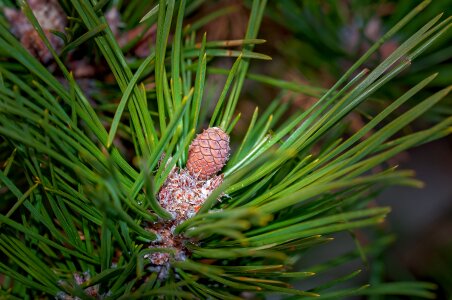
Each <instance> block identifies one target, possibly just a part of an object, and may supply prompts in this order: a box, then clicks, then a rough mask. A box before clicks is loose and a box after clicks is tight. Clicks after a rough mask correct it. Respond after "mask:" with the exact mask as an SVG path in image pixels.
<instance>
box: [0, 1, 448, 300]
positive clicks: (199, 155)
mask: <svg viewBox="0 0 452 300" xmlns="http://www.w3.org/2000/svg"><path fill="white" fill-rule="evenodd" d="M34 2H35V1H30V2H29V3H28V2H26V1H19V5H20V9H21V10H22V11H21V14H23V16H25V17H26V19H27V20H28V21H27V22H29V23H30V24H31V25H32V26H33V28H34V29H35V31H31V32H32V33H30V34H32V37H33V39H34V40H36V39H38V37H39V40H40V41H41V42H42V44H39V46H40V49H39V50H40V52H39V55H36V53H34V52H33V51H31V50H30V48H29V47H28V48H27V45H24V44H23V41H22V40H23V38H25V37H22V38H19V39H18V38H17V37H16V36H14V35H13V34H14V30H11V26H13V25H12V24H11V23H10V21H9V20H8V18H7V17H6V13H5V12H4V11H3V14H4V15H3V16H2V17H1V18H0V53H1V59H0V147H1V151H0V155H1V156H0V160H1V162H2V165H1V166H0V184H1V187H0V197H1V202H2V204H1V205H2V212H1V214H0V228H1V231H0V253H1V254H0V255H1V256H2V260H1V262H0V274H1V275H0V284H1V285H2V289H1V291H0V297H3V296H5V297H9V298H11V299H35V298H55V297H56V298H57V299H152V298H156V299H157V298H159V297H161V296H164V297H168V298H171V299H242V298H243V297H245V296H246V295H248V296H250V295H251V296H254V297H263V296H264V295H265V294H267V293H277V294H281V295H286V296H287V297H289V299H300V298H310V297H319V296H320V298H322V299H323V298H328V299H336V298H338V299H340V298H344V297H348V296H352V295H384V294H404V295H413V296H421V297H432V296H433V292H432V289H433V288H434V286H433V285H432V284H430V283H424V282H392V283H385V282H382V281H378V280H377V281H375V282H373V284H372V285H368V284H366V285H362V286H356V287H350V285H349V286H348V287H347V288H345V287H343V286H342V285H341V284H342V283H343V282H346V281H349V280H353V279H354V278H355V277H359V276H360V275H359V274H360V272H359V270H356V271H353V272H352V273H350V274H344V275H343V276H342V277H339V278H335V279H331V278H329V279H328V280H326V281H323V282H321V283H320V284H319V283H318V282H319V281H314V282H316V283H317V284H310V285H306V288H294V287H293V286H292V283H294V282H301V283H302V284H303V282H305V281H307V280H309V279H310V278H313V277H316V276H320V275H321V273H322V272H323V273H327V274H328V272H329V271H330V270H331V269H332V268H334V267H336V266H338V265H341V264H345V263H346V262H348V261H350V260H353V259H357V258H359V257H366V256H368V257H372V255H373V254H374V253H376V252H378V251H381V249H383V247H384V245H385V244H386V243H387V240H388V238H387V237H383V238H382V239H379V240H376V241H375V242H374V243H373V244H370V245H364V246H360V247H357V250H356V251H353V252H352V253H347V254H345V255H343V256H339V257H334V258H333V259H332V260H331V261H326V262H323V263H318V264H310V262H309V261H303V259H304V256H303V255H300V254H304V253H306V252H307V251H315V250H316V249H317V248H318V247H319V245H321V244H325V245H323V246H324V247H325V246H326V247H328V246H330V247H334V245H333V243H332V242H331V241H332V236H334V234H335V233H340V232H345V233H352V232H353V230H355V229H358V228H362V227H375V226H376V225H377V224H379V223H381V222H382V221H384V218H385V216H386V215H387V214H388V213H389V211H390V208H388V207H375V206H371V205H368V204H369V202H370V201H371V200H372V198H373V196H374V195H375V194H376V193H378V191H380V190H381V189H382V188H384V187H386V186H389V185H395V184H397V185H408V186H414V187H419V186H420V185H421V183H420V182H419V181H417V180H416V179H414V178H413V177H412V176H413V173H412V172H411V171H403V170H397V168H396V167H393V166H386V165H385V164H384V163H385V162H386V161H387V160H388V159H389V158H391V157H393V156H394V155H396V154H397V153H400V152H402V151H404V150H406V149H408V148H410V147H414V146H417V145H420V144H422V143H426V142H429V141H432V140H434V139H438V138H441V137H444V136H446V135H447V134H449V133H450V130H451V126H452V117H448V118H444V119H443V120H442V121H441V122H439V123H437V124H435V125H434V126H432V127H431V128H427V129H424V130H421V131H417V132H411V133H408V134H405V135H402V134H401V131H402V129H403V128H404V127H405V126H406V125H408V124H410V123H411V122H412V121H414V120H416V119H417V118H419V117H420V116H422V115H423V114H424V113H425V112H426V111H427V110H429V109H430V108H431V107H433V106H434V105H435V104H436V103H438V102H439V101H441V99H443V98H444V97H445V96H446V95H447V94H448V93H449V91H450V89H451V87H446V88H444V89H442V90H438V91H437V92H436V93H434V94H432V95H430V96H429V97H428V98H426V99H424V100H423V101H419V99H417V100H418V101H417V102H416V104H415V105H413V106H412V107H411V108H410V109H409V110H407V111H406V112H404V113H403V114H397V116H395V117H394V116H393V115H394V112H395V111H396V110H397V109H398V108H400V107H401V106H402V105H403V104H404V103H406V102H408V101H410V100H411V99H412V98H416V94H417V93H418V92H419V91H421V90H422V89H423V88H424V87H426V86H427V85H428V84H429V82H430V81H432V80H433V79H434V78H435V76H436V74H432V75H431V76H429V77H427V78H425V79H423V80H422V81H420V82H418V83H417V84H415V85H413V86H412V87H411V88H410V89H409V90H408V91H406V92H405V93H402V94H400V95H399V97H398V98H397V99H394V100H393V101H392V102H390V103H389V104H388V105H387V106H386V107H385V108H384V109H383V110H382V111H380V112H378V114H376V115H374V116H372V118H371V119H370V121H369V122H368V123H367V124H365V126H364V127H362V128H361V129H360V130H358V131H357V132H355V133H354V134H352V135H349V136H346V137H344V136H342V135H341V132H340V131H339V130H337V128H338V127H340V126H337V125H338V124H341V122H342V120H343V119H344V117H346V116H347V115H348V114H349V113H351V112H352V111H354V109H356V108H357V107H358V106H359V105H360V104H361V103H363V102H365V101H366V100H367V99H368V98H369V97H370V96H372V95H373V93H374V92H375V91H376V90H378V89H384V88H385V87H386V86H389V85H391V80H392V79H393V78H394V77H396V76H397V75H398V74H400V73H401V72H403V71H404V70H406V69H407V68H409V67H410V64H411V62H412V61H413V60H415V59H416V58H417V57H418V56H419V55H421V54H422V53H423V52H424V51H425V50H426V49H428V47H429V46H430V45H431V44H432V43H434V42H435V40H437V39H439V38H442V37H443V35H444V34H445V33H446V32H447V30H448V29H449V28H450V26H451V20H450V18H444V17H442V16H441V15H438V16H437V17H435V18H434V19H432V20H431V21H429V22H428V23H427V24H425V25H424V26H422V27H420V28H418V31H417V32H416V33H414V34H413V35H412V36H411V37H409V38H407V39H406V40H405V41H403V42H401V44H400V47H398V48H397V49H396V50H395V51H394V52H393V53H392V54H390V55H389V56H388V57H387V58H386V59H385V60H384V61H382V62H381V63H380V64H379V65H378V66H376V67H375V68H373V69H372V70H368V69H363V68H362V64H363V63H364V62H365V61H366V60H367V59H368V58H369V57H371V56H372V54H373V53H374V52H375V51H377V50H378V48H379V47H380V46H381V45H382V44H383V43H384V42H385V41H387V40H388V39H390V38H391V37H393V36H395V35H396V34H397V33H398V32H399V31H400V30H403V28H404V26H405V25H406V24H407V23H409V22H410V20H412V19H413V18H415V17H416V16H417V15H418V14H422V10H423V9H424V8H425V6H426V5H428V1H426V2H423V3H421V4H420V5H419V6H418V7H416V9H414V10H412V11H411V12H410V13H409V14H408V15H407V16H405V17H404V18H403V19H401V20H400V21H399V22H398V23H397V24H396V25H395V26H394V27H393V28H391V29H390V30H389V31H388V32H387V33H386V34H385V35H384V36H383V37H382V38H381V39H380V40H379V41H378V42H377V43H376V44H374V45H373V46H372V47H371V48H370V49H369V50H368V51H367V52H366V53H365V54H364V56H363V57H362V58H361V59H359V60H358V61H357V62H356V63H355V64H354V65H353V66H352V67H351V68H350V69H349V70H348V71H347V72H346V73H345V74H343V76H342V77H341V78H340V79H339V81H338V82H337V83H336V84H334V86H332V87H331V88H330V89H329V90H328V91H325V92H323V91H322V92H321V94H320V95H319V97H318V100H317V101H316V102H315V104H313V105H312V106H311V107H309V108H308V109H307V110H305V111H296V112H291V116H290V117H289V118H288V119H286V120H283V119H282V118H281V116H282V115H283V114H284V113H286V110H287V108H288V104H287V103H282V102H280V97H278V98H277V99H275V100H274V101H273V102H272V103H271V104H270V105H269V107H268V108H266V110H264V111H263V112H262V113H260V112H259V111H258V109H257V108H256V110H255V112H254V114H253V116H252V118H251V122H250V123H249V125H248V129H247V131H246V134H245V135H244V136H243V138H240V141H239V142H238V143H237V144H235V145H231V148H232V150H229V145H226V144H227V143H226V141H227V142H229V136H231V137H233V136H234V134H235V131H234V130H233V129H234V128H235V125H236V124H237V121H238V120H239V118H240V117H241V115H240V112H237V111H236V107H237V103H238V101H240V98H241V92H242V89H243V87H244V82H245V80H246V79H247V76H248V69H249V66H250V64H252V63H266V62H265V61H266V60H268V59H270V58H269V57H268V56H267V55H265V54H262V53H258V52H256V51H254V45H256V44H259V43H262V42H264V41H263V40H261V39H259V27H260V24H261V21H262V18H263V16H264V13H265V7H266V1H264V0H254V1H252V3H250V16H249V23H248V27H247V31H246V36H244V37H243V39H241V40H234V41H207V39H206V35H205V34H204V33H203V32H200V29H201V28H202V26H203V25H204V24H205V23H207V22H209V21H210V20H212V19H214V18H215V17H217V16H219V15H221V14H224V13H227V11H226V10H225V11H224V12H223V11H217V12H213V13H212V14H211V15H209V16H208V17H206V18H203V19H199V20H198V21H194V22H193V23H188V21H186V16H188V15H190V14H191V13H192V12H193V11H195V10H196V9H197V7H198V6H199V4H200V3H201V2H202V1H188V0H180V1H176V0H161V1H159V3H158V5H155V6H154V7H153V8H152V7H148V6H149V3H148V1H129V2H128V5H129V6H124V5H123V7H122V8H120V9H119V11H120V12H121V13H122V14H123V15H122V16H123V18H124V20H132V21H130V22H129V21H128V22H129V23H130V24H129V23H127V25H126V26H125V27H126V28H123V29H122V30H123V31H124V32H125V31H126V30H128V31H129V32H132V31H134V30H135V31H136V32H138V34H136V37H135V38H131V39H130V40H128V41H127V42H121V43H120V37H119V36H120V35H121V33H119V34H118V32H117V31H118V28H115V26H114V24H115V23H114V22H112V21H111V20H112V17H111V14H109V13H108V12H109V9H111V6H114V5H115V3H116V2H115V1H111V2H114V3H109V2H110V1H89V0H72V1H60V6H61V11H64V13H65V14H66V15H67V18H65V21H64V22H67V25H66V28H65V29H64V31H59V30H51V29H49V28H47V27H45V28H44V27H43V24H41V23H42V22H41V21H40V20H39V18H40V17H39V16H38V15H37V14H36V9H34V8H33V5H32V3H34ZM49 2H52V3H54V2H55V1H49ZM0 3H5V4H4V5H5V6H8V7H9V8H8V9H9V10H11V9H15V8H14V5H13V4H12V3H10V2H9V1H1V2H0ZM147 11H149V12H148V13H147V14H145V15H144V13H145V12H147ZM140 14H141V15H140ZM9 15H11V11H10V12H9ZM143 15H144V17H143ZM16 16H17V12H16ZM109 16H110V17H109ZM107 17H109V18H107ZM140 18H141V21H139V20H140ZM27 28H29V27H27ZM135 31H134V32H135ZM124 32H123V33H124ZM152 34H154V35H155V44H153V43H154V42H152V39H149V40H146V42H148V46H149V47H148V48H147V50H149V51H148V52H149V53H147V55H145V56H144V57H143V56H141V55H140V56H139V55H136V53H137V52H136V49H137V47H138V46H139V45H140V47H142V45H143V38H144V37H149V36H150V35H152ZM202 34H204V35H202ZM207 35H208V33H207ZM55 38H58V41H59V42H58V43H57V44H58V47H54V45H55ZM61 41H63V42H64V45H63V46H61V45H60V42H61ZM41 42H40V43H41ZM28 46H29V45H28ZM41 46H45V47H46V49H47V50H46V51H48V52H45V53H44V52H42V51H43V49H42V47H41ZM140 49H141V52H140V53H143V48H140ZM47 54H48V55H50V56H51V57H52V58H51V59H50V58H49V57H48V55H47ZM80 56H82V57H83V59H82V60H80V61H83V62H84V63H85V65H84V67H85V68H86V64H88V65H89V64H91V65H96V64H97V65H99V66H102V67H99V70H97V71H99V72H101V73H102V74H101V75H98V77H95V78H93V79H92V80H91V83H90V84H88V85H87V84H86V82H85V81H83V80H79V79H77V78H75V76H74V74H77V72H78V71H79V70H78V69H77V68H78V67H80V68H81V66H82V65H81V64H75V63H74V61H75V60H76V59H78V58H77V57H80ZM43 57H45V60H44V61H43V60H42V58H43ZM216 57H229V58H230V59H231V60H233V65H232V67H231V68H230V69H229V70H223V69H218V68H212V67H210V66H209V64H210V62H211V61H212V60H213V59H215V58H216ZM49 61H50V62H49ZM77 66H78V67H77ZM96 68H97V67H96ZM96 68H94V69H96ZM213 73H220V74H225V83H224V85H223V86H222V87H220V90H221V92H220V93H219V97H218V99H214V98H213V97H212V95H211V94H209V93H207V92H205V91H206V90H208V89H207V87H208V85H209V81H208V80H207V79H208V78H209V76H211V74H213ZM99 78H101V79H99ZM112 78H114V80H112ZM250 80H256V81H258V82H260V83H261V84H272V85H274V86H276V87H278V88H280V89H281V92H282V93H283V92H284V90H285V89H286V88H287V86H290V85H293V83H290V82H285V81H283V80H279V79H278V78H268V77H256V76H254V79H253V78H250ZM210 88H212V87H210ZM115 99H117V100H118V101H115ZM210 107H213V108H212V109H210ZM203 130H206V131H204V133H203ZM206 132H207V133H206ZM369 133H371V134H369ZM197 135H198V138H196V136H197ZM207 136H208V137H207ZM204 143H207V144H206V145H204ZM190 145H192V146H191V147H190ZM209 147H210V148H209ZM215 147H218V149H215ZM206 149H207V150H208V151H209V153H207V154H205V153H204V152H203V151H205V150H206ZM217 154H218V155H217ZM217 156H218V157H217ZM217 160H218V162H217ZM226 160H227V162H226ZM212 161H213V163H212ZM204 163H206V164H204ZM224 164H225V165H224ZM382 164H383V166H384V167H383V168H380V169H379V170H380V171H376V170H377V169H376V167H377V166H381V165H382ZM223 165H224V167H223ZM184 182H185V183H184ZM170 184H172V185H171V190H170V189H169V185H170ZM191 184H192V185H191ZM182 188H184V189H190V190H189V191H188V192H187V190H184V191H182V190H181V189H182ZM178 189H179V190H178ZM162 191H163V192H162ZM195 192H196V193H198V194H199V195H202V197H201V196H198V194H196V193H195ZM168 194H169V196H168ZM176 194H177V195H179V196H178V197H180V198H181V199H182V200H181V203H185V204H186V203H190V202H189V200H190V199H189V198H190V197H198V198H197V199H202V203H199V206H196V207H195V206H191V207H188V208H187V210H190V211H187V210H184V211H183V212H182V213H180V210H177V205H176V207H175V206H174V205H175V204H177V203H175V202H174V199H175V197H174V195H176ZM165 195H166V196H165ZM165 197H166V198H165ZM199 197H201V198H199ZM165 201H166V202H165ZM184 201H185V202H184ZM188 206H190V205H188ZM170 208H171V209H170ZM297 260H300V261H301V262H303V263H304V265H305V267H304V269H302V270H298V269H295V268H294V264H295V262H296V261H297ZM361 279H362V278H361ZM364 280H365V281H368V280H367V279H366V278H364ZM311 282H312V281H311ZM353 282H356V281H353ZM159 299H160V298H159Z"/></svg>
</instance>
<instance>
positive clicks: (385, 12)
mask: <svg viewBox="0 0 452 300" xmlns="http://www.w3.org/2000/svg"><path fill="white" fill-rule="evenodd" d="M419 3H420V1H410V0H409V1H406V0H402V1H366V0H359V1H310V0H304V1H299V0H280V1H268V5H267V11H266V18H265V19H264V21H263V23H262V26H261V30H260V34H259V38H263V39H266V40H267V43H266V44H264V45H259V46H257V47H256V51H258V52H262V53H265V54H268V55H270V56H272V58H273V60H272V61H270V62H255V61H254V62H253V63H252V67H251V70H250V71H251V73H258V74H261V75H269V76H272V77H275V78H282V79H285V80H288V81H291V82H297V83H299V84H301V85H308V86H312V87H316V88H329V87H330V86H332V85H333V84H334V82H335V81H336V80H337V79H338V78H339V77H340V76H341V75H342V74H343V73H344V72H345V71H346V70H347V68H348V67H350V66H351V65H352V64H353V63H354V62H355V61H356V60H357V59H358V58H359V57H360V56H361V55H362V54H364V52H365V51H366V50H367V49H368V48H369V47H370V46H371V45H372V44H373V43H374V42H375V41H377V40H378V39H379V38H380V37H381V36H382V35H383V34H384V33H385V32H387V31H388V30H389V29H390V28H391V27H392V26H393V25H394V24H395V23H396V22H397V21H399V20H400V19H401V18H402V17H403V16H405V15H406V14H407V13H409V12H410V11H411V10H412V9H413V8H414V7H415V6H416V5H418V4H419ZM219 7H222V8H226V9H229V8H231V10H232V12H230V13H228V14H226V15H224V16H222V17H219V18H217V19H216V20H215V21H214V22H212V23H210V24H209V25H208V26H206V28H205V31H207V32H208V35H207V37H208V40H221V39H240V38H241V37H243V35H244V33H245V30H246V23H247V18H248V17H247V16H248V12H249V9H248V3H247V2H245V3H244V2H243V1H234V0H223V1H212V2H210V1H209V2H208V3H205V4H203V6H202V9H201V14H208V13H209V12H211V11H214V10H216V9H218V8H219ZM451 12H452V1H447V0H436V1H433V2H432V3H430V5H429V6H428V7H427V8H426V9H425V10H424V11H423V12H422V13H421V14H420V15H418V16H417V17H416V18H415V19H414V20H412V21H411V22H410V23H409V24H408V25H407V26H406V27H404V28H403V29H402V30H401V31H400V32H399V33H398V34H397V35H396V36H395V37H393V38H392V39H390V40H389V41H387V42H386V43H384V44H383V45H382V47H381V48H380V50H379V51H378V52H377V54H376V55H373V56H372V57H371V59H370V60H369V61H368V62H366V63H365V65H364V66H363V68H364V67H367V68H370V69H372V68H373V67H375V66H376V65H377V64H378V63H379V62H381V61H382V60H383V59H384V58H386V57H387V56H388V55H390V54H391V53H392V51H394V50H395V49H396V48H397V47H398V46H399V45H400V43H401V42H403V41H404V40H406V39H407V38H408V37H410V36H411V35H412V34H413V33H414V32H416V30H418V29H419V28H420V27H422V26H423V25H424V24H425V23H426V22H428V21H429V20H431V19H432V18H433V17H435V16H436V15H438V14H440V13H444V16H445V17H448V16H450V15H451ZM218 28H221V29H222V30H218ZM216 63H217V65H219V66H221V65H229V64H230V61H228V60H225V61H218V62H216ZM451 63H452V31H451V30H449V33H448V35H447V36H446V37H445V38H443V39H441V40H438V41H437V42H436V43H435V44H434V45H432V47H431V48H430V49H429V50H428V51H427V52H426V53H425V54H424V55H422V56H421V57H419V59H417V60H415V61H414V62H413V64H412V66H411V67H410V68H409V70H407V71H406V72H404V73H403V74H402V76H399V77H397V78H396V79H395V80H393V81H392V82H391V83H390V84H388V85H386V86H385V87H384V88H383V89H381V90H380V91H379V92H378V93H377V94H374V95H372V98H371V99H369V101H367V102H366V103H365V104H364V105H362V106H361V107H359V109H358V111H357V112H356V113H354V114H353V115H351V116H349V118H348V119H347V120H346V121H347V125H348V126H347V127H346V128H345V129H344V130H345V132H344V134H349V133H351V132H354V131H356V130H358V129H359V128H361V126H363V124H365V123H366V122H367V120H368V119H369V116H371V115H374V114H375V113H376V112H377V111H380V110H381V109H382V108H383V107H384V106H386V105H387V103H389V102H390V101H393V100H394V99H396V97H397V96H399V95H401V93H403V91H405V90H407V89H408V88H410V87H412V85H413V84H415V83H417V82H419V81H420V80H422V79H424V78H425V77H427V76H429V75H431V74H433V73H436V72H439V75H438V77H437V78H436V79H435V80H434V81H433V82H432V83H431V84H430V85H429V86H428V87H427V88H426V90H425V91H424V92H423V93H421V94H420V95H419V98H418V99H419V100H420V99H424V96H426V95H429V94H431V93H433V92H436V91H438V90H439V89H441V88H443V87H446V86H448V85H450V84H452V65H451ZM278 92H279V91H278V90H277V89H275V88H272V87H271V86H268V85H265V84H262V83H258V82H255V81H247V83H246V88H245V91H244V94H243V95H242V97H241V102H240V104H239V105H240V107H239V108H238V110H239V111H241V112H242V120H240V122H239V124H238V125H237V128H236V129H235V131H236V132H235V133H236V135H240V134H242V131H244V130H245V128H246V126H247V124H248V122H249V120H248V119H247V116H248V117H250V116H251V115H252V111H253V110H254V107H255V106H256V105H259V106H260V107H265V106H266V105H268V103H270V101H271V100H273V99H274V98H275V97H277V95H278ZM286 96H287V98H288V99H289V98H290V99H291V100H292V101H293V102H292V104H291V105H292V106H293V109H291V111H294V110H303V109H305V108H307V107H309V106H310V105H311V104H312V103H313V102H315V101H316V99H317V98H316V97H315V96H314V95H309V93H308V94H299V93H298V94H296V93H293V94H290V93H288V95H286ZM415 101H416V99H414V102H415ZM413 104H415V103H412V104H411V105H413ZM408 108H409V105H408V106H407V107H405V109H408ZM247 112H248V113H247ZM451 114H452V98H451V96H449V97H448V98H447V99H445V100H444V101H442V102H441V103H440V104H439V105H438V106H437V107H435V108H434V109H432V110H431V111H429V112H428V113H427V114H425V115H424V116H422V118H421V119H420V120H418V121H416V123H414V124H412V125H411V126H410V127H409V128H406V130H405V132H411V131H413V130H419V129H422V128H426V127H428V126H430V125H432V124H434V123H435V122H436V121H438V120H441V119H442V118H444V117H446V116H450V115H451ZM388 164H390V165H399V168H403V169H413V170H415V171H416V176H417V178H419V179H420V180H422V181H423V182H424V183H425V187H424V188H423V189H412V188H403V187H400V188H398V187H395V188H391V189H388V190H386V191H383V192H382V193H381V194H380V195H379V196H378V197H377V199H376V203H378V204H379V205H388V206H392V208H393V210H392V213H391V214H390V215H389V218H388V220H387V221H386V222H385V223H384V224H382V226H381V228H379V229H377V230H376V232H375V231H372V232H367V231H362V232H357V233H355V234H357V235H358V238H357V239H356V240H358V242H359V243H361V244H362V245H364V246H365V245H366V240H367V237H368V236H373V237H374V236H378V235H379V234H384V233H385V234H387V233H388V232H391V233H392V234H393V235H391V237H390V240H389V241H387V243H386V244H385V246H384V247H382V248H381V249H382V250H378V251H377V252H378V253H376V254H375V255H372V256H370V257H367V258H365V260H369V261H364V262H363V261H362V260H361V261H360V262H357V263H356V266H350V267H353V268H355V269H356V268H357V267H358V268H362V266H363V264H364V269H363V271H364V272H367V273H369V276H370V277H371V281H372V280H387V281H391V280H411V279H418V280H426V281H430V282H435V283H436V284H437V285H438V299H452V138H451V137H447V138H444V139H442V140H439V141H435V142H432V143H429V144H425V145H422V146H419V147H417V148H415V149H412V150H410V151H408V152H406V153H403V154H402V155H399V156H397V157H395V158H394V159H393V160H391V161H390V162H388ZM356 240H353V239H352V238H351V237H350V236H346V235H344V236H338V237H336V240H335V241H333V242H332V243H333V244H328V245H327V246H325V247H324V248H322V247H320V248H319V251H318V252H317V253H310V254H309V256H308V259H309V260H315V261H322V260H325V259H327V258H328V257H332V256H335V255H337V253H345V252H346V251H349V250H351V249H353V247H354V245H355V243H354V242H356ZM332 249H334V250H335V251H337V253H334V254H333V255H332V253H331V250H332ZM304 260H306V257H305V258H304ZM303 267H304V265H303V264H301V265H300V268H303ZM338 274H339V275H340V274H342V275H343V274H345V273H344V271H343V270H340V269H338V270H337V274H331V275H338ZM377 278H378V279H377ZM300 287H302V288H303V287H305V288H306V287H307V286H303V285H302V286H300ZM373 299H377V298H373Z"/></svg>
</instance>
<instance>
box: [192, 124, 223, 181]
mask: <svg viewBox="0 0 452 300" xmlns="http://www.w3.org/2000/svg"><path fill="white" fill-rule="evenodd" d="M230 150H231V149H230V148H229V136H228V135H227V133H226V132H224V131H223V130H221V129H220V128H218V127H212V128H208V129H206V130H204V131H203V133H201V134H198V136H197V137H196V138H195V139H194V140H193V142H192V143H191V144H190V148H189V149H188V160H187V170H188V171H189V172H190V174H191V175H192V176H194V177H197V178H199V179H203V180H207V179H209V178H210V177H212V176H213V175H215V174H216V173H217V172H218V171H220V170H221V169H222V168H223V167H224V165H225V163H226V161H227V160H228V158H229V151H230Z"/></svg>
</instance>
